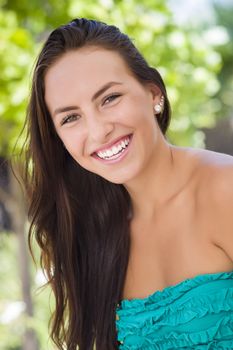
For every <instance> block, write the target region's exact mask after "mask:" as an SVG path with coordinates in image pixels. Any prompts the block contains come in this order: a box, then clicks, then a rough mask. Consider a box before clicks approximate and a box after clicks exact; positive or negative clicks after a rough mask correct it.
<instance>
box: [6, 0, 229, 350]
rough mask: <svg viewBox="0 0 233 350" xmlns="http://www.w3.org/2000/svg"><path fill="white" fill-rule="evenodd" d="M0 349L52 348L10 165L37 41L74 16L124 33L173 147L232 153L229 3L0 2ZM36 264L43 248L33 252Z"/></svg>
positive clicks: (46, 304)
mask: <svg viewBox="0 0 233 350" xmlns="http://www.w3.org/2000/svg"><path fill="white" fill-rule="evenodd" d="M0 6H1V7H0V72H1V74H0V350H21V349H23V350H39V349H41V350H52V349H55V347H54V346H53V345H52V344H51V342H50V341H49V339H48V320H49V315H50V312H51V309H52V308H53V299H52V297H51V296H50V290H49V289H48V288H47V289H40V287H41V286H42V285H43V284H44V283H45V278H44V276H43V273H42V272H41V270H40V269H39V266H37V268H35V266H34V264H33V263H32V259H31V258H30V256H29V253H28V248H27V228H28V223H27V220H26V210H25V205H24V200H23V197H22V193H21V191H20V189H19V186H18V183H17V182H16V180H15V178H14V176H13V175H12V173H11V171H10V168H9V160H10V159H12V158H13V159H15V155H16V154H17V153H18V152H19V151H20V146H21V145H22V143H23V135H22V136H21V137H20V138H19V140H18V143H17V146H16V148H15V149H14V145H15V143H16V140H17V138H18V137H19V134H20V131H21V129H22V125H23V122H24V119H25V113H26V112H25V111H26V105H27V100H28V94H29V87H30V78H31V71H32V67H33V64H34V61H35V57H36V55H37V53H38V52H39V49H40V47H41V44H42V42H43V40H44V39H45V38H46V36H47V35H48V33H49V32H50V31H51V30H52V29H53V28H54V27H56V26H58V25H60V24H62V23H66V22H67V21H68V20H70V19H72V18H74V17H88V18H96V19H99V20H102V21H104V22H107V23H111V24H115V25H117V26H118V27H120V29H122V30H123V31H125V32H126V33H127V34H128V35H129V36H130V37H131V38H132V39H133V40H134V42H135V44H136V45H137V46H138V47H139V48H140V49H141V51H142V52H143V54H144V56H145V57H146V58H147V60H148V61H149V62H150V64H151V65H153V66H155V67H156V68H157V69H158V70H159V71H160V73H161V74H162V76H163V78H164V80H165V82H166V85H167V90H168V95H169V98H170V100H171V105H172V122H171V125H170V128H169V132H168V139H169V140H170V142H171V143H174V144H176V145H181V146H191V147H199V148H207V149H210V150H213V151H217V152H222V153H226V154H231V155H233V64H232V63H233V21H232V18H233V3H232V0H218V1H217V0H216V1H213V0H205V1H203V0H170V1H163V0H153V1H151V0H144V1H141V0H115V1H114V0H98V1H91V0H79V1H76V0H67V1H57V0H49V1H43V0H40V1H39V0H30V1H27V0H21V1H17V0H11V1H10V0H9V1H7V0H0ZM36 256H37V261H38V258H39V252H38V251H37V252H36Z"/></svg>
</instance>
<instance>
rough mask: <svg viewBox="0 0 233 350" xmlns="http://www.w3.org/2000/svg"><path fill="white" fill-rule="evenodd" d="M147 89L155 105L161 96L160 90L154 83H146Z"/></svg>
mask: <svg viewBox="0 0 233 350" xmlns="http://www.w3.org/2000/svg"><path fill="white" fill-rule="evenodd" d="M147 89H148V92H149V93H150V94H151V99H152V100H151V101H152V103H153V105H156V104H157V103H159V101H160V99H161V96H162V92H161V90H160V88H159V87H158V86H157V85H155V84H154V83H147Z"/></svg>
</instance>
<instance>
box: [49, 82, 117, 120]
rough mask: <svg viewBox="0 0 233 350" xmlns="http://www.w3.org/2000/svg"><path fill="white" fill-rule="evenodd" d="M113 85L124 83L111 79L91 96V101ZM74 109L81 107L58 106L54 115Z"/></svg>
mask: <svg viewBox="0 0 233 350" xmlns="http://www.w3.org/2000/svg"><path fill="white" fill-rule="evenodd" d="M113 85H122V83H121V82H116V81H110V82H109V83H107V84H104V85H103V86H102V87H101V88H100V89H99V90H98V91H97V92H96V93H95V94H94V95H93V96H92V98H91V101H92V102H93V101H94V100H96V99H97V98H98V97H99V96H100V95H102V94H103V93H104V92H105V91H106V90H108V89H109V88H110V87H112V86H113ZM74 109H79V107H78V106H67V107H59V108H56V109H55V111H54V113H53V115H54V116H55V115H57V114H59V113H63V112H68V111H71V110H74Z"/></svg>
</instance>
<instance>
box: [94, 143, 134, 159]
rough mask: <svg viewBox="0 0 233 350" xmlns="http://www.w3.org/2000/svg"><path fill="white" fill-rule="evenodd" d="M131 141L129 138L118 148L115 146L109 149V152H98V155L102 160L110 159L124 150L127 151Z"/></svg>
mask: <svg viewBox="0 0 233 350" xmlns="http://www.w3.org/2000/svg"><path fill="white" fill-rule="evenodd" d="M129 141H130V139H129V138H127V139H125V140H123V141H121V143H120V144H119V145H118V146H113V147H112V148H111V149H108V150H107V151H104V152H103V151H100V152H97V155H98V156H99V157H100V158H102V159H108V158H110V157H112V156H114V155H116V154H118V153H119V152H121V151H122V149H125V148H126V147H127V146H128V144H129Z"/></svg>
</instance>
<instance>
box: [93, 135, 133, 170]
mask: <svg viewBox="0 0 233 350" xmlns="http://www.w3.org/2000/svg"><path fill="white" fill-rule="evenodd" d="M132 138H133V135H132V134H131V135H129V144H128V146H127V148H125V150H124V151H123V152H121V153H120V154H119V156H118V157H117V158H115V159H102V158H100V157H98V156H97V155H96V154H94V155H93V157H94V158H95V159H97V160H99V161H100V162H101V163H104V164H114V163H118V162H120V161H121V160H122V159H123V158H125V157H126V155H127V154H128V153H129V148H130V146H131V141H132Z"/></svg>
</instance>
